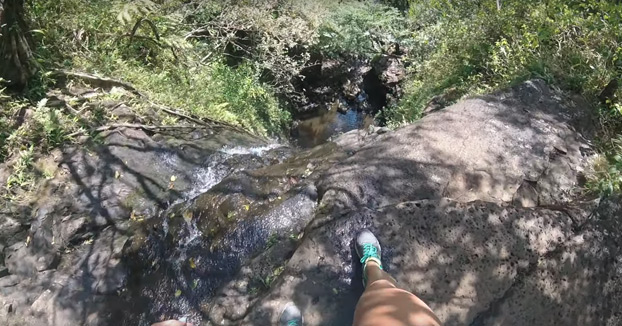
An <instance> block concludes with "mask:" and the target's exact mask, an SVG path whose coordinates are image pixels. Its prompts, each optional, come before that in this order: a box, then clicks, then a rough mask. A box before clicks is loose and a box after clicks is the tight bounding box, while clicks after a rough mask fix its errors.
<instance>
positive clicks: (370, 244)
mask: <svg viewBox="0 0 622 326" xmlns="http://www.w3.org/2000/svg"><path fill="white" fill-rule="evenodd" d="M356 253H357V254H358V255H359V258H360V259H361V264H363V271H365V267H366V266H367V262H369V261H373V262H375V263H376V264H378V267H380V269H382V261H381V260H380V259H381V258H380V257H381V256H380V254H381V249H380V243H379V242H378V239H377V238H376V236H375V235H374V234H373V233H371V231H369V230H367V229H365V230H362V231H361V232H360V233H359V234H358V236H357V237H356ZM363 274H365V273H363Z"/></svg>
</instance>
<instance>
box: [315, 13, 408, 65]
mask: <svg viewBox="0 0 622 326" xmlns="http://www.w3.org/2000/svg"><path fill="white" fill-rule="evenodd" d="M407 27H408V22H407V20H406V19H405V17H404V16H403V15H402V14H401V13H400V12H399V11H398V10H397V9H395V8H391V7H387V6H385V5H382V4H378V3H372V2H357V3H351V4H350V5H348V6H340V7H338V8H335V10H334V12H333V13H331V14H330V15H328V16H327V17H326V19H325V20H324V22H323V23H322V24H321V25H320V27H319V31H318V33H319V40H318V43H317V45H316V46H317V48H318V49H319V50H320V51H321V52H323V53H325V54H326V55H329V56H333V57H335V56H343V55H351V56H352V55H354V56H361V57H367V58H372V57H373V56H375V55H377V54H380V53H382V52H383V50H385V49H386V48H387V47H388V46H389V45H392V44H395V43H402V42H404V40H405V39H406V36H407V35H408V34H409V30H408V28H407Z"/></svg>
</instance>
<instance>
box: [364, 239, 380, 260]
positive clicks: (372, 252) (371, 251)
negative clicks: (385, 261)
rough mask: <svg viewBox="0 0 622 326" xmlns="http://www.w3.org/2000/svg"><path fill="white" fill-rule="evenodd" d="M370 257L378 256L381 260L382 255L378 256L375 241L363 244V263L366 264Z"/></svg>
mask: <svg viewBox="0 0 622 326" xmlns="http://www.w3.org/2000/svg"><path fill="white" fill-rule="evenodd" d="M369 258H376V259H378V260H380V257H379V256H378V248H376V246H374V244H373V243H365V244H363V257H361V264H365V262H366V261H367V259H369Z"/></svg>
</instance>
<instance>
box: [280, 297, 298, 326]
mask: <svg viewBox="0 0 622 326" xmlns="http://www.w3.org/2000/svg"><path fill="white" fill-rule="evenodd" d="M279 326H302V312H300V309H298V307H296V305H295V304H294V303H293V302H290V303H288V304H287V305H285V309H283V312H282V313H281V318H280V319H279Z"/></svg>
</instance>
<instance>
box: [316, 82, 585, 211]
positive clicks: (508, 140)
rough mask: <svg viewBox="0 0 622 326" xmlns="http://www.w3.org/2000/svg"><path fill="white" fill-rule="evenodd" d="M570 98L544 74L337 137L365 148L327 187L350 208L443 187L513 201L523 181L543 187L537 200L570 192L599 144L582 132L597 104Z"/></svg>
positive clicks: (332, 174)
mask: <svg viewBox="0 0 622 326" xmlns="http://www.w3.org/2000/svg"><path fill="white" fill-rule="evenodd" d="M562 104H563V102H562V98H561V97H559V95H557V94H556V93H555V92H553V91H552V90H550V89H549V88H548V87H547V86H546V85H545V84H544V83H543V82H542V81H538V80H536V81H530V82H527V83H525V84H522V85H520V86H518V87H516V88H514V89H512V90H510V91H507V92H504V93H500V94H496V95H492V96H485V97H480V98H473V99H468V100H465V101H463V102H460V103H458V104H456V105H453V106H451V107H448V108H445V109H444V110H442V111H439V112H437V113H435V114H430V115H428V116H426V117H424V118H423V119H421V120H420V121H417V122H416V123H414V124H412V125H409V126H406V127H403V128H401V129H399V130H396V131H395V132H393V133H387V134H383V135H381V136H379V137H378V138H377V140H374V141H371V142H368V141H364V142H363V143H364V146H360V144H363V143H361V142H360V140H354V139H351V138H352V137H350V139H346V140H337V143H339V144H340V145H342V146H345V147H347V148H349V150H350V151H352V152H355V153H354V155H352V156H351V157H350V158H348V159H347V160H345V161H343V162H340V163H339V164H337V165H336V166H335V167H333V168H332V169H331V170H330V171H328V172H327V173H326V175H325V176H324V177H323V178H322V180H320V182H319V184H318V189H319V191H320V193H321V194H323V196H324V199H323V201H325V202H327V203H328V202H330V205H334V206H338V207H341V208H354V207H360V206H366V207H370V208H374V207H379V206H383V205H387V204H394V203H399V202H402V201H404V200H408V199H423V198H429V199H432V198H440V197H449V198H453V199H456V200H459V201H462V202H468V201H472V200H486V201H492V202H508V201H511V200H512V199H513V198H515V194H516V193H517V190H518V189H519V188H520V186H521V185H522V184H523V182H531V183H533V184H534V185H535V187H536V188H537V189H536V192H537V195H534V196H535V197H533V198H532V201H533V202H534V203H535V204H536V205H553V204H557V203H562V202H566V201H569V200H570V198H572V194H571V192H572V190H573V189H575V188H576V187H577V186H579V185H581V184H580V180H581V179H582V178H583V177H582V172H583V170H584V169H585V167H586V166H587V164H588V163H587V158H588V156H587V155H586V153H588V152H590V148H591V147H590V143H589V142H588V141H587V140H586V139H585V138H584V136H583V135H582V133H583V134H585V135H588V134H589V133H590V132H591V130H589V127H585V128H584V129H585V130H581V129H579V127H580V126H581V124H582V123H585V121H586V120H589V112H585V111H586V110H589V109H586V108H574V107H572V106H571V105H562ZM588 126H589V124H588ZM577 130H579V131H581V132H582V133H579V132H577ZM353 141H354V142H355V143H353ZM356 142H358V143H356Z"/></svg>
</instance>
